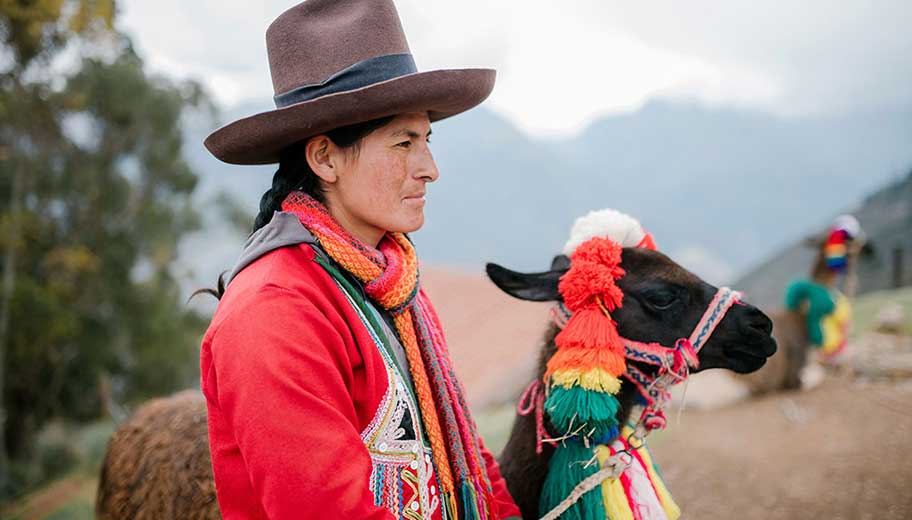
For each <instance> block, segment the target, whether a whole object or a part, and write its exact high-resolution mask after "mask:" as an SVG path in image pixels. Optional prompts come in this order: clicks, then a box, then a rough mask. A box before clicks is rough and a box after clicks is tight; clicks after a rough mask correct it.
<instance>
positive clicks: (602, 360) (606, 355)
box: [545, 348, 627, 379]
mask: <svg viewBox="0 0 912 520" xmlns="http://www.w3.org/2000/svg"><path fill="white" fill-rule="evenodd" d="M593 368H600V369H602V370H604V371H606V372H608V373H609V374H611V375H614V376H620V375H621V374H623V373H624V372H626V371H627V364H626V359H624V355H623V354H619V353H617V352H615V351H613V350H607V349H600V348H566V349H558V350H557V352H556V353H555V354H554V355H553V356H551V359H549V360H548V365H547V371H546V372H545V378H546V379H547V378H549V377H550V376H551V374H552V373H553V372H555V371H557V370H580V371H586V370H591V369H593Z"/></svg>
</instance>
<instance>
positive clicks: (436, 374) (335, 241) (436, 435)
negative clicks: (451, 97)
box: [282, 191, 496, 520]
mask: <svg viewBox="0 0 912 520" xmlns="http://www.w3.org/2000/svg"><path fill="white" fill-rule="evenodd" d="M282 210H283V211H286V212H290V213H294V214H295V215H297V217H298V218H299V219H300V220H301V223H302V224H303V225H304V227H305V228H307V229H308V230H309V231H310V232H311V233H312V234H313V235H314V236H315V237H316V238H317V241H318V242H319V245H320V246H321V248H322V249H323V250H324V251H325V252H326V254H327V255H329V256H330V257H331V258H332V259H333V260H334V261H335V262H336V263H338V264H339V265H340V266H342V268H343V269H345V270H346V271H348V272H349V273H351V274H352V275H354V276H355V277H356V278H357V279H358V280H360V281H361V283H362V284H363V285H364V289H365V292H367V294H368V296H370V298H371V299H372V300H374V301H375V302H376V303H378V304H379V305H380V306H382V307H383V308H384V309H386V310H387V311H389V313H390V314H391V315H392V317H393V321H394V322H395V325H396V331H397V332H398V333H399V339H400V340H401V342H402V345H403V347H404V348H405V354H406V357H407V359H408V364H409V372H410V373H411V376H412V380H413V382H414V384H415V393H416V394H417V397H418V407H419V409H420V412H421V417H422V424H423V426H424V432H425V435H426V436H427V438H428V440H429V441H430V444H431V451H432V453H433V459H434V467H435V469H436V471H437V477H438V479H439V480H440V488H441V492H442V498H443V500H442V504H443V507H444V508H445V509H446V510H447V511H446V513H447V515H446V517H447V518H466V519H473V520H474V519H477V520H484V519H488V518H494V517H495V516H494V515H495V514H496V513H495V511H496V508H495V503H494V494H493V491H492V488H491V483H490V481H489V480H488V477H487V472H486V471H485V466H484V461H483V459H482V457H481V450H480V447H479V443H478V434H477V432H476V429H475V423H474V421H473V420H472V418H471V417H470V415H469V409H468V407H467V406H466V402H465V397H464V395H463V390H462V387H461V385H460V384H459V381H458V380H457V379H456V374H455V373H454V371H453V365H452V362H451V361H450V358H449V353H448V349H447V345H446V341H445V340H444V337H443V330H442V328H441V326H440V321H439V319H438V318H437V313H436V311H435V310H434V307H433V306H432V305H431V302H430V300H429V299H428V298H427V296H426V295H425V294H424V291H422V290H421V287H420V283H419V276H418V258H417V256H416V254H415V249H414V247H413V246H412V243H411V242H410V241H409V240H408V238H407V237H406V236H405V235H404V234H402V233H386V234H385V235H384V236H383V238H382V239H381V240H380V243H379V244H378V246H377V247H376V248H374V247H372V246H370V245H368V244H365V243H364V242H362V241H361V240H359V239H357V238H355V237H354V236H352V235H351V234H350V233H349V232H348V231H347V230H346V229H345V228H344V227H342V226H341V225H340V224H339V222H338V221H336V219H335V218H333V216H332V215H330V213H329V211H328V210H327V208H326V207H325V206H324V205H323V204H321V203H320V202H319V201H317V200H316V199H314V198H313V197H311V196H309V195H308V194H306V193H304V192H301V191H293V192H291V193H290V194H289V195H288V196H287V197H286V198H285V200H284V202H283V203H282Z"/></svg>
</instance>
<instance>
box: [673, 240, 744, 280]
mask: <svg viewBox="0 0 912 520" xmlns="http://www.w3.org/2000/svg"><path fill="white" fill-rule="evenodd" d="M669 256H670V257H671V259H672V260H674V261H675V262H677V263H678V264H679V265H681V266H682V267H684V268H685V269H687V270H689V271H690V272H692V273H694V274H695V275H697V276H699V277H700V278H702V279H704V280H706V281H707V282H708V283H711V284H715V285H722V284H726V283H729V282H731V281H732V279H733V278H734V274H735V271H734V269H733V268H732V266H731V265H729V264H728V263H727V262H726V261H725V260H722V259H721V258H720V257H719V256H717V255H716V254H714V253H713V252H712V251H710V250H708V249H706V248H705V247H702V246H698V245H689V246H684V247H680V248H678V249H675V250H674V251H673V252H672V254H671V255H669Z"/></svg>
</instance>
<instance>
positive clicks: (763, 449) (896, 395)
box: [651, 376, 912, 520]
mask: <svg viewBox="0 0 912 520" xmlns="http://www.w3.org/2000/svg"><path fill="white" fill-rule="evenodd" d="M674 415H675V413H674V412H672V413H671V414H669V426H668V429H667V430H666V431H665V432H663V433H662V434H661V436H660V437H658V438H656V439H655V440H654V441H653V442H651V447H652V451H653V455H654V456H655V459H656V462H657V463H659V464H660V465H661V467H662V469H663V471H664V475H665V479H666V481H667V484H668V486H669V488H670V490H671V492H672V494H673V495H674V497H675V498H676V500H677V501H678V503H679V505H680V506H681V508H682V509H683V511H684V518H690V519H714V518H718V519H726V520H728V519H741V520H750V519H761V518H762V519H769V518H776V519H805V518H826V519H830V520H836V519H852V520H854V519H879V520H887V519H897V520H899V519H912V380H908V379H902V380H893V381H880V382H872V381H869V382H864V381H859V380H853V379H852V378H849V377H847V376H836V377H833V376H829V377H828V378H827V379H826V381H825V382H824V383H823V384H822V385H820V386H818V387H816V388H814V389H812V390H808V391H804V392H791V393H780V394H776V395H771V396H767V397H762V398H758V399H752V400H748V401H741V402H738V403H737V404H730V405H727V406H724V407H722V408H717V409H715V410H685V411H684V412H683V414H682V416H681V419H680V421H679V422H677V421H676V420H675V418H674Z"/></svg>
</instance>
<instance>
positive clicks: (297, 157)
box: [187, 116, 395, 302]
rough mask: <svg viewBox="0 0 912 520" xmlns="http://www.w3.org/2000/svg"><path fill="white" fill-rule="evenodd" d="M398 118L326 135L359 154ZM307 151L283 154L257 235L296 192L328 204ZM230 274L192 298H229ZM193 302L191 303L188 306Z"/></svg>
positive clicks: (301, 146)
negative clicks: (366, 141) (366, 140)
mask: <svg viewBox="0 0 912 520" xmlns="http://www.w3.org/2000/svg"><path fill="white" fill-rule="evenodd" d="M394 117H395V116H389V117H382V118H380V119H373V120H370V121H366V122H364V123H356V124H353V125H348V126H341V127H339V128H336V129H334V130H330V131H329V132H326V133H325V135H326V136H327V137H329V140H330V141H332V142H333V144H334V145H336V146H338V147H339V148H343V149H345V148H352V149H353V151H354V152H355V153H357V152H358V145H359V144H360V143H361V139H364V138H365V137H367V136H368V135H369V134H370V133H371V132H373V131H374V130H377V129H379V128H382V127H384V126H386V125H388V124H389V123H390V122H391V121H392V120H393V119H394ZM306 147H307V140H306V139H305V140H304V141H298V142H297V143H294V144H292V145H290V146H288V147H287V148H285V149H284V150H282V151H281V152H280V153H279V169H278V170H276V172H275V174H274V175H273V176H272V187H270V188H269V189H268V190H266V193H264V194H263V196H262V197H260V212H259V213H257V216H256V219H255V220H254V222H253V231H256V230H258V229H260V228H261V227H263V226H265V225H266V224H268V223H269V221H270V220H272V215H273V213H274V212H276V211H281V210H282V201H284V200H285V197H287V196H288V194H289V193H291V192H292V191H295V190H300V191H303V192H304V193H307V194H308V195H310V196H311V197H313V198H315V199H317V200H318V201H320V202H322V203H324V204H325V203H326V197H325V193H324V191H323V186H322V184H320V178H319V177H317V174H315V173H314V171H313V169H311V167H310V165H309V164H308V163H307V154H306ZM227 272H228V271H224V272H222V274H220V275H219V277H218V283H217V286H216V288H215V289H211V288H203V289H197V290H196V291H194V292H193V294H191V295H190V298H193V297H194V296H196V295H197V294H201V293H205V294H211V295H212V296H215V297H216V298H218V299H222V295H223V294H225V274H226V273H227ZM190 298H188V299H187V301H188V302H189V301H190Z"/></svg>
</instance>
